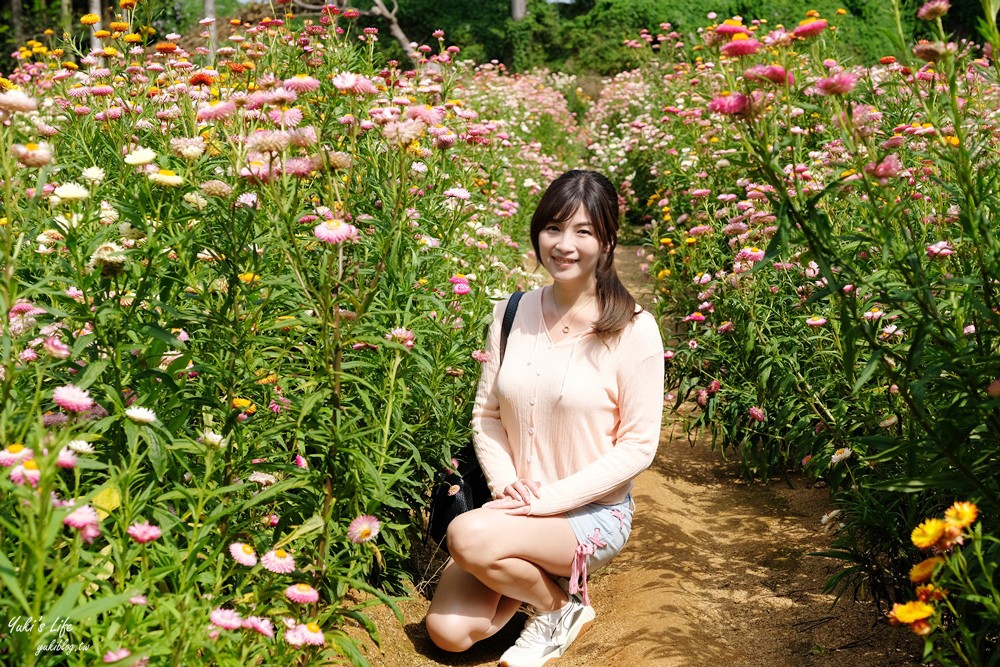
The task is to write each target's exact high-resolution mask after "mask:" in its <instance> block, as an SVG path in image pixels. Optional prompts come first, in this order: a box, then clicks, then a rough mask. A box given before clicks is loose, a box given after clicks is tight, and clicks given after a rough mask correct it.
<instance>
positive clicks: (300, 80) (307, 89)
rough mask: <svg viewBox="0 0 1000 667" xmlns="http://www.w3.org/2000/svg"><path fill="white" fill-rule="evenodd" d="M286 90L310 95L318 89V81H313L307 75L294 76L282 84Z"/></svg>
mask: <svg viewBox="0 0 1000 667" xmlns="http://www.w3.org/2000/svg"><path fill="white" fill-rule="evenodd" d="M281 85H283V86H284V87H285V88H286V89H287V90H293V91H295V92H296V93H311V92H312V91H314V90H316V89H317V88H319V79H315V78H313V77H311V76H309V75H308V74H296V75H295V76H293V77H292V78H290V79H285V80H284V81H283V82H282V84H281Z"/></svg>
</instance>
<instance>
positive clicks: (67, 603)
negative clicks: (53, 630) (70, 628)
mask: <svg viewBox="0 0 1000 667" xmlns="http://www.w3.org/2000/svg"><path fill="white" fill-rule="evenodd" d="M83 585H84V582H82V581H74V582H73V583H71V584H69V585H68V586H66V589H65V590H63V594H62V595H60V596H59V599H58V600H56V603H55V604H54V605H52V607H51V608H49V610H48V611H47V612H46V613H45V617H46V619H47V620H48V621H49V624H50V625H51V624H52V623H54V622H55V620H56V619H57V618H59V617H62V616H69V614H70V612H71V611H72V610H73V607H75V606H76V602H77V600H79V599H80V592H81V591H83Z"/></svg>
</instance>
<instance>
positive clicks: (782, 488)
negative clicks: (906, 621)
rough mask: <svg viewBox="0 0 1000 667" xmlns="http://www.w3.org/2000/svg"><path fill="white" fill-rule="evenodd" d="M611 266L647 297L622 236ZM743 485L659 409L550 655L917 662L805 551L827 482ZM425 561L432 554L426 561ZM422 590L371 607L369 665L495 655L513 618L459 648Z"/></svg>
mask: <svg viewBox="0 0 1000 667" xmlns="http://www.w3.org/2000/svg"><path fill="white" fill-rule="evenodd" d="M619 253H620V254H619V256H618V259H619V265H620V266H619V270H620V272H621V273H622V278H623V280H624V281H625V283H626V285H628V287H629V289H630V290H632V291H633V293H634V294H636V295H637V296H638V297H639V298H640V301H643V300H644V299H646V298H648V294H647V293H646V292H645V291H644V290H645V288H646V284H645V281H644V278H643V276H642V274H641V273H640V272H639V270H638V261H637V260H636V258H635V252H634V249H633V248H627V247H624V248H620V249H619ZM791 482H792V485H793V487H789V486H788V485H787V484H786V483H785V482H784V481H780V482H775V483H771V484H767V485H764V484H757V485H749V484H746V483H744V482H742V481H741V480H740V479H739V474H738V470H737V467H736V465H735V464H733V463H731V462H726V461H723V460H722V459H721V457H720V456H719V454H718V453H713V452H712V451H711V449H710V447H709V446H708V443H707V442H704V441H700V442H699V441H695V442H693V443H692V442H689V440H688V438H687V436H686V435H685V434H684V433H683V431H682V429H681V428H680V424H679V422H678V418H677V415H674V414H672V413H670V412H669V411H668V414H667V415H666V426H665V428H664V430H663V439H662V440H661V444H660V449H659V452H658V455H657V459H656V461H655V462H654V464H653V466H652V467H651V468H650V469H649V470H647V471H646V472H644V473H643V474H642V475H641V476H640V477H639V478H638V479H637V480H636V485H635V489H634V490H633V497H634V498H635V501H636V505H637V511H636V515H635V522H634V526H633V532H632V536H631V538H630V540H629V543H628V545H627V546H626V547H625V549H624V550H623V551H622V553H621V554H620V555H619V556H618V558H617V559H616V560H615V561H613V562H612V563H611V564H610V565H609V566H608V567H607V568H605V569H604V570H602V571H600V572H598V573H596V574H595V575H593V576H592V577H591V582H590V594H591V602H592V604H593V607H594V609H595V610H596V611H597V621H596V622H595V623H594V624H593V626H591V628H590V629H589V631H588V632H586V633H585V634H584V635H582V636H581V637H580V638H579V639H578V640H577V642H576V643H575V644H574V646H573V648H572V649H571V650H570V652H569V653H568V654H567V655H566V656H565V657H563V658H562V659H561V660H560V661H559V662H558V664H559V665H560V666H561V667H599V666H600V667H603V666H605V665H620V666H623V667H624V666H628V667H647V666H649V667H673V666H681V665H683V666H687V665H691V666H702V665H718V666H720V667H721V666H722V665H737V666H741V667H742V666H746V667H750V666H753V667H757V666H760V667H786V666H787V667H803V666H808V667H814V666H815V667H867V666H872V667H874V666H878V667H883V666H902V665H917V664H919V655H920V642H918V641H917V639H916V638H915V637H914V636H913V635H912V634H910V633H909V632H907V631H906V630H905V629H900V628H892V627H889V626H888V624H886V623H885V622H884V621H882V620H879V619H878V617H877V615H876V614H875V612H874V610H873V608H872V607H871V606H870V605H867V604H863V603H854V602H852V601H850V600H847V599H844V600H842V601H841V602H840V603H839V604H838V605H837V606H836V607H834V608H831V606H830V605H831V603H832V602H833V596H832V595H827V594H824V593H823V592H822V590H823V583H824V582H825V581H826V579H827V577H828V576H829V575H830V574H831V573H832V572H834V571H835V570H836V567H837V565H836V563H834V562H832V561H830V560H828V559H823V558H817V557H813V556H809V555H808V554H809V553H810V552H813V551H821V550H822V549H823V548H824V547H826V546H827V545H828V544H829V542H830V540H831V537H830V535H829V534H828V533H826V532H825V531H824V530H823V529H822V527H821V526H820V517H821V516H822V515H823V514H824V513H826V512H828V511H829V510H830V503H829V500H828V495H827V491H826V490H825V489H816V488H813V486H812V485H811V484H810V483H808V481H807V480H804V479H793V480H791ZM430 566H431V568H432V569H433V567H434V563H433V562H432V563H431V564H430ZM427 605H428V601H427V599H426V598H425V597H424V596H422V595H419V594H418V595H416V596H415V598H414V600H412V601H410V602H407V603H405V604H404V605H403V611H404V614H405V616H406V624H405V626H404V627H402V628H400V627H399V625H398V624H397V623H396V621H395V620H394V619H393V618H392V616H391V615H390V614H388V613H383V611H384V610H379V611H378V612H377V613H376V618H377V622H378V624H379V627H380V629H381V631H382V633H383V651H384V652H383V654H382V655H381V656H379V655H378V650H377V649H375V648H374V647H373V648H372V649H371V651H370V652H369V655H370V656H371V657H372V663H373V665H378V666H380V667H429V666H432V665H463V666H480V665H483V666H485V665H495V664H496V662H497V659H498V657H499V656H500V654H501V653H502V652H503V651H504V649H506V648H507V647H508V646H509V645H510V644H512V643H513V642H514V640H515V639H516V638H517V635H518V633H519V632H520V626H521V624H522V621H521V620H520V618H515V620H514V621H513V622H512V623H511V624H510V625H509V626H508V627H507V628H505V629H504V630H503V631H502V632H501V633H500V634H499V635H497V636H495V637H493V638H491V639H490V640H488V641H486V642H482V643H481V644H479V645H477V646H475V647H473V649H472V650H470V651H468V652H466V653H464V654H461V655H449V654H447V653H444V652H442V651H440V650H438V649H437V648H435V647H434V646H433V644H431V642H430V640H429V639H428V638H427V633H426V630H425V629H424V626H423V624H422V623H421V620H422V618H423V615H424V613H425V611H426V609H427Z"/></svg>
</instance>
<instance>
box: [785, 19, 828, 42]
mask: <svg viewBox="0 0 1000 667" xmlns="http://www.w3.org/2000/svg"><path fill="white" fill-rule="evenodd" d="M827 25H828V24H827V22H826V19H807V20H805V21H803V22H802V23H800V24H799V25H798V26H797V27H796V28H795V30H793V31H792V36H793V37H799V38H802V39H805V38H806V37H815V36H816V35H818V34H820V33H821V32H823V31H824V30H826V28H827Z"/></svg>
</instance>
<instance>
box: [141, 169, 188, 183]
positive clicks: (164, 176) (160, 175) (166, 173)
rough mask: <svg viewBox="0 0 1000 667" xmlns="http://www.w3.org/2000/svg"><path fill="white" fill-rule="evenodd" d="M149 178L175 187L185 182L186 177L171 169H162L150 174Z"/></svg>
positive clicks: (154, 181)
mask: <svg viewBox="0 0 1000 667" xmlns="http://www.w3.org/2000/svg"><path fill="white" fill-rule="evenodd" d="M149 180H150V181H152V182H153V183H156V184H157V185H163V186H165V187H169V188H174V187H177V186H178V185H180V184H181V183H183V182H184V179H183V178H182V177H180V176H178V175H177V174H175V173H174V172H173V171H172V170H170V169H160V170H159V171H154V172H153V173H151V174H149Z"/></svg>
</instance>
